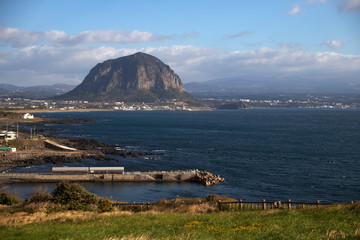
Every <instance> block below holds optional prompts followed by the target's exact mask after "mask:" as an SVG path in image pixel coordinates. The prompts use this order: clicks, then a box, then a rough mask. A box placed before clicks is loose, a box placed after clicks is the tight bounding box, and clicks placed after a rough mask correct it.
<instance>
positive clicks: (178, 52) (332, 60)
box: [0, 45, 360, 85]
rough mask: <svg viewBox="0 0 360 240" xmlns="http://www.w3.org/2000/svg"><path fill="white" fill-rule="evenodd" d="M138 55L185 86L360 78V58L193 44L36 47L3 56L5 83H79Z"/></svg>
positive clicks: (1, 78) (0, 75)
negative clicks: (106, 64) (109, 63)
mask: <svg viewBox="0 0 360 240" xmlns="http://www.w3.org/2000/svg"><path fill="white" fill-rule="evenodd" d="M139 51H141V52H146V53H149V54H151V55H154V56H156V57H158V58H159V59H160V60H162V61H163V62H164V63H166V64H168V65H170V67H171V68H172V69H174V71H175V72H176V73H177V74H178V75H179V76H180V77H181V79H182V80H183V82H192V81H205V80H210V79H216V78H226V77H234V76H236V77H238V76H239V77H241V76H251V75H258V76H259V75H261V76H263V77H264V78H267V77H269V76H274V77H276V76H278V75H287V76H290V77H291V76H299V75H301V76H307V77H308V78H311V79H313V78H314V79H315V78H321V77H322V78H324V77H325V76H330V77H331V78H338V79H339V80H344V81H345V80H346V79H348V78H356V79H358V77H357V76H359V74H360V56H354V55H344V54H338V53H334V52H309V51H305V50H302V49H299V48H287V47H283V48H269V47H262V48H259V49H257V50H251V51H233V52H231V51H226V50H224V49H217V48H204V47H195V46H191V45H178V46H169V47H146V48H137V49H131V48H130V49H129V48H120V49H117V48H113V47H105V46H103V47H97V48H95V47H89V46H83V45H75V46H72V47H59V46H31V47H26V48H21V49H13V50H10V51H6V52H0V59H1V60H2V61H1V62H0V69H1V71H0V81H1V82H3V83H11V84H15V85H38V84H51V83H59V82H61V83H68V84H79V83H80V82H81V81H82V80H83V79H84V78H85V76H86V75H87V74H88V73H89V71H90V69H91V68H92V67H94V66H95V65H96V64H97V63H99V62H103V61H105V60H107V59H114V58H118V57H122V56H126V55H129V54H133V53H135V52H139ZM270 80H271V79H270ZM359 81H360V80H359V79H358V80H357V82H358V83H359Z"/></svg>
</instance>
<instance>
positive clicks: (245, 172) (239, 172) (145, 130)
mask: <svg viewBox="0 0 360 240" xmlns="http://www.w3.org/2000/svg"><path fill="white" fill-rule="evenodd" d="M41 115H42V116H46V117H59V118H63V117H66V118H88V119H95V120H97V121H96V122H90V123H87V124H82V125H63V126H61V127H63V128H65V130H64V131H62V132H54V133H53V134H54V135H56V136H70V137H80V138H94V139H97V140H99V141H103V142H107V143H111V144H118V145H121V146H122V147H123V148H126V149H135V150H137V151H154V152H159V153H163V154H164V155H158V156H149V157H140V158H126V159H125V158H122V157H119V156H116V157H117V158H118V159H119V162H105V163H104V162H101V163H99V162H97V161H94V160H91V159H89V160H87V161H86V162H85V163H80V164H79V163H73V164H67V166H74V165H112V166H124V167H125V169H126V170H170V169H201V170H207V171H210V172H213V173H216V174H220V175H221V176H222V177H225V179H226V182H225V183H223V184H219V185H216V186H211V187H205V186H201V185H196V184H184V183H183V184H178V183H171V184H155V183H142V184H133V183H106V184H102V183H86V184H83V185H84V186H85V188H87V189H88V190H90V191H92V192H94V193H97V194H99V195H103V196H111V197H113V198H114V199H116V200H124V201H135V202H138V201H151V202H152V201H156V200H159V199H163V198H176V197H177V196H179V197H204V196H206V195H208V194H211V193H216V194H220V195H226V196H229V197H234V198H237V199H243V200H261V199H267V200H286V199H289V198H290V199H293V200H306V201H312V200H321V201H337V202H344V201H351V200H354V201H355V200H359V199H360V110H311V109H252V110H245V111H209V112H122V111H121V112H85V113H47V114H41ZM48 127H51V128H53V127H54V126H48ZM50 167H51V165H44V166H40V167H33V169H48V168H50ZM39 186H42V187H44V186H45V187H48V189H49V190H51V189H52V188H53V186H54V185H51V184H49V185H44V184H15V185H12V186H11V188H12V189H16V190H17V191H18V192H22V193H23V194H28V193H29V192H30V191H32V190H33V188H38V187H39Z"/></svg>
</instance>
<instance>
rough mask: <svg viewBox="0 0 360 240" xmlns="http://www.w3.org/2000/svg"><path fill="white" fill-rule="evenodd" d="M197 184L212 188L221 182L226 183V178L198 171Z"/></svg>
mask: <svg viewBox="0 0 360 240" xmlns="http://www.w3.org/2000/svg"><path fill="white" fill-rule="evenodd" d="M194 180H195V182H197V183H201V184H203V185H205V186H211V185H215V184H218V183H219V182H225V178H222V177H220V176H219V175H217V176H216V175H214V174H212V173H210V172H207V171H199V170H196V174H195V178H194Z"/></svg>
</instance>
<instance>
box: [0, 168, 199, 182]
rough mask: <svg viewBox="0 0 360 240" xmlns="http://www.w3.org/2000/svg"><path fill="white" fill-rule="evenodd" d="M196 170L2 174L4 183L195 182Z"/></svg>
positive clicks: (0, 176)
mask: <svg viewBox="0 0 360 240" xmlns="http://www.w3.org/2000/svg"><path fill="white" fill-rule="evenodd" d="M195 176H196V170H187V171H181V170H178V171H149V172H124V173H123V174H92V173H85V174H82V173H77V174H64V173H62V174H56V173H1V174H0V181H3V182H8V183H9V182H59V181H69V182H185V181H187V182H193V181H195Z"/></svg>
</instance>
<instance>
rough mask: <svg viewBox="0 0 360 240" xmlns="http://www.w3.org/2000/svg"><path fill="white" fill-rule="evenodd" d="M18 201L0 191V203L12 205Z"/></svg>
mask: <svg viewBox="0 0 360 240" xmlns="http://www.w3.org/2000/svg"><path fill="white" fill-rule="evenodd" d="M19 202H20V201H19V200H18V199H16V198H15V197H14V196H11V195H10V194H6V193H4V192H2V193H0V204H4V205H13V204H16V203H19Z"/></svg>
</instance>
